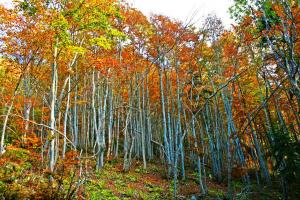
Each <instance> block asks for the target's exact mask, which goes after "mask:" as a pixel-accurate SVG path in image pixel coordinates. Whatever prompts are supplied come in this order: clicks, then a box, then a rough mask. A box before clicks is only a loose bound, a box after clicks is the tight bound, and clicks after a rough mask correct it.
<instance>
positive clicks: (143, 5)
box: [128, 0, 233, 27]
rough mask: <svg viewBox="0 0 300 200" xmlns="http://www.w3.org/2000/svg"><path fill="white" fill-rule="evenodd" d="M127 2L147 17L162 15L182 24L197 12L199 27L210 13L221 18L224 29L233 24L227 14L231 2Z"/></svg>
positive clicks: (228, 0) (153, 0) (138, 0)
mask: <svg viewBox="0 0 300 200" xmlns="http://www.w3.org/2000/svg"><path fill="white" fill-rule="evenodd" d="M128 2H129V3H130V4H131V5H133V7H136V8H138V9H139V10H141V11H142V12H143V13H144V14H145V15H147V16H150V14H151V13H153V14H163V15H166V16H169V17H171V18H174V19H178V20H181V21H183V22H186V21H187V19H190V17H191V15H192V13H194V12H195V11H197V15H196V16H195V17H194V22H195V23H196V24H195V25H196V26H197V25H200V24H201V23H202V22H203V20H204V19H205V16H207V15H208V14H210V13H214V14H216V15H217V16H218V17H219V18H221V19H222V21H223V23H224V25H225V26H226V27H230V25H231V24H232V23H233V21H232V20H231V19H230V14H229V13H228V9H229V7H230V6H231V5H232V4H233V0H128Z"/></svg>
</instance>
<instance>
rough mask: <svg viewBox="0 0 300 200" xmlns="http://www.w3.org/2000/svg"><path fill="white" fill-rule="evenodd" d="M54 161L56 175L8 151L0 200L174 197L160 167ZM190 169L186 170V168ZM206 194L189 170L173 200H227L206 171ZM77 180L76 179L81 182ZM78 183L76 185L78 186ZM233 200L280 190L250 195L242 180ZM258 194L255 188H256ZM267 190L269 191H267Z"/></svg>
mask: <svg viewBox="0 0 300 200" xmlns="http://www.w3.org/2000/svg"><path fill="white" fill-rule="evenodd" d="M66 156H67V157H66V159H65V160H64V161H63V162H62V161H60V160H59V161H58V162H57V167H56V172H55V173H51V172H50V171H49V170H45V165H46V162H44V165H43V162H41V160H40V157H41V156H40V154H39V153H35V150H27V149H22V148H17V147H10V148H8V150H7V152H6V153H5V154H4V155H2V156H1V158H0V199H47V200H48V199H49V200H51V199H74V197H75V196H76V198H77V199H92V200H96V199H97V200H99V199H100V200H117V199H145V200H160V199H166V200H167V199H173V197H174V196H173V195H174V187H173V186H174V185H173V184H174V182H173V181H171V180H168V178H167V177H166V176H165V174H166V172H165V169H164V167H163V166H162V165H161V164H160V163H156V162H155V161H153V162H149V163H147V169H146V170H145V169H143V163H142V162H140V161H134V162H133V163H132V166H131V169H130V171H129V172H126V173H125V172H123V163H122V161H121V160H111V161H108V162H107V163H106V164H105V166H104V168H103V169H101V170H98V171H96V172H95V170H94V169H95V162H91V161H90V160H91V159H86V160H82V162H78V160H76V154H75V153H72V152H70V153H68V154H67V155H66ZM187 168H188V167H187ZM207 174H208V178H207V180H206V182H207V188H208V194H207V195H206V196H205V197H203V198H198V197H199V194H200V188H199V183H198V181H197V180H198V178H197V174H196V173H194V172H192V171H189V170H187V171H186V179H185V180H179V181H178V184H177V186H178V190H177V199H191V198H192V196H195V197H196V199H205V200H206V199H226V198H225V197H226V189H227V187H226V184H224V183H223V184H218V183H216V182H214V181H213V180H212V179H211V178H210V177H211V175H210V174H209V170H207ZM79 177H80V178H79ZM78 183H80V184H78ZM233 189H234V193H235V195H234V196H235V199H240V200H242V199H256V200H259V199H262V200H263V199H280V194H279V193H278V192H271V191H270V190H268V189H267V188H260V192H256V193H253V192H248V191H247V188H246V187H244V186H243V184H242V183H241V181H238V180H234V181H233ZM254 191H256V189H255V190H254ZM265 191H267V192H265Z"/></svg>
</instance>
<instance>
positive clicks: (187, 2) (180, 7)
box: [0, 0, 233, 27]
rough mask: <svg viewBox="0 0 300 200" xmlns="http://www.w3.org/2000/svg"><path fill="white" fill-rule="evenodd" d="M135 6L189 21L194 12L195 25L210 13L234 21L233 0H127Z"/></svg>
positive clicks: (3, 1)
mask: <svg viewBox="0 0 300 200" xmlns="http://www.w3.org/2000/svg"><path fill="white" fill-rule="evenodd" d="M11 1H12V0H0V4H2V5H3V4H4V5H9V4H10V2H11ZM127 1H128V2H129V3H130V4H131V5H132V6H133V7H136V8H137V9H139V10H141V11H142V12H143V13H144V14H145V15H146V16H148V17H149V16H150V15H151V14H162V15H166V16H169V17H171V18H173V19H177V20H181V21H183V22H187V21H188V20H189V19H190V18H191V15H192V13H194V12H197V15H196V16H195V17H193V22H194V23H196V24H195V25H196V26H198V25H200V24H201V23H202V22H203V20H204V18H205V16H207V15H208V14H210V13H214V14H216V15H217V16H218V17H219V18H221V19H222V21H223V23H224V25H225V27H230V24H231V23H233V21H232V20H231V19H230V15H229V13H228V8H229V7H230V6H231V5H232V4H233V0H127Z"/></svg>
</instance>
